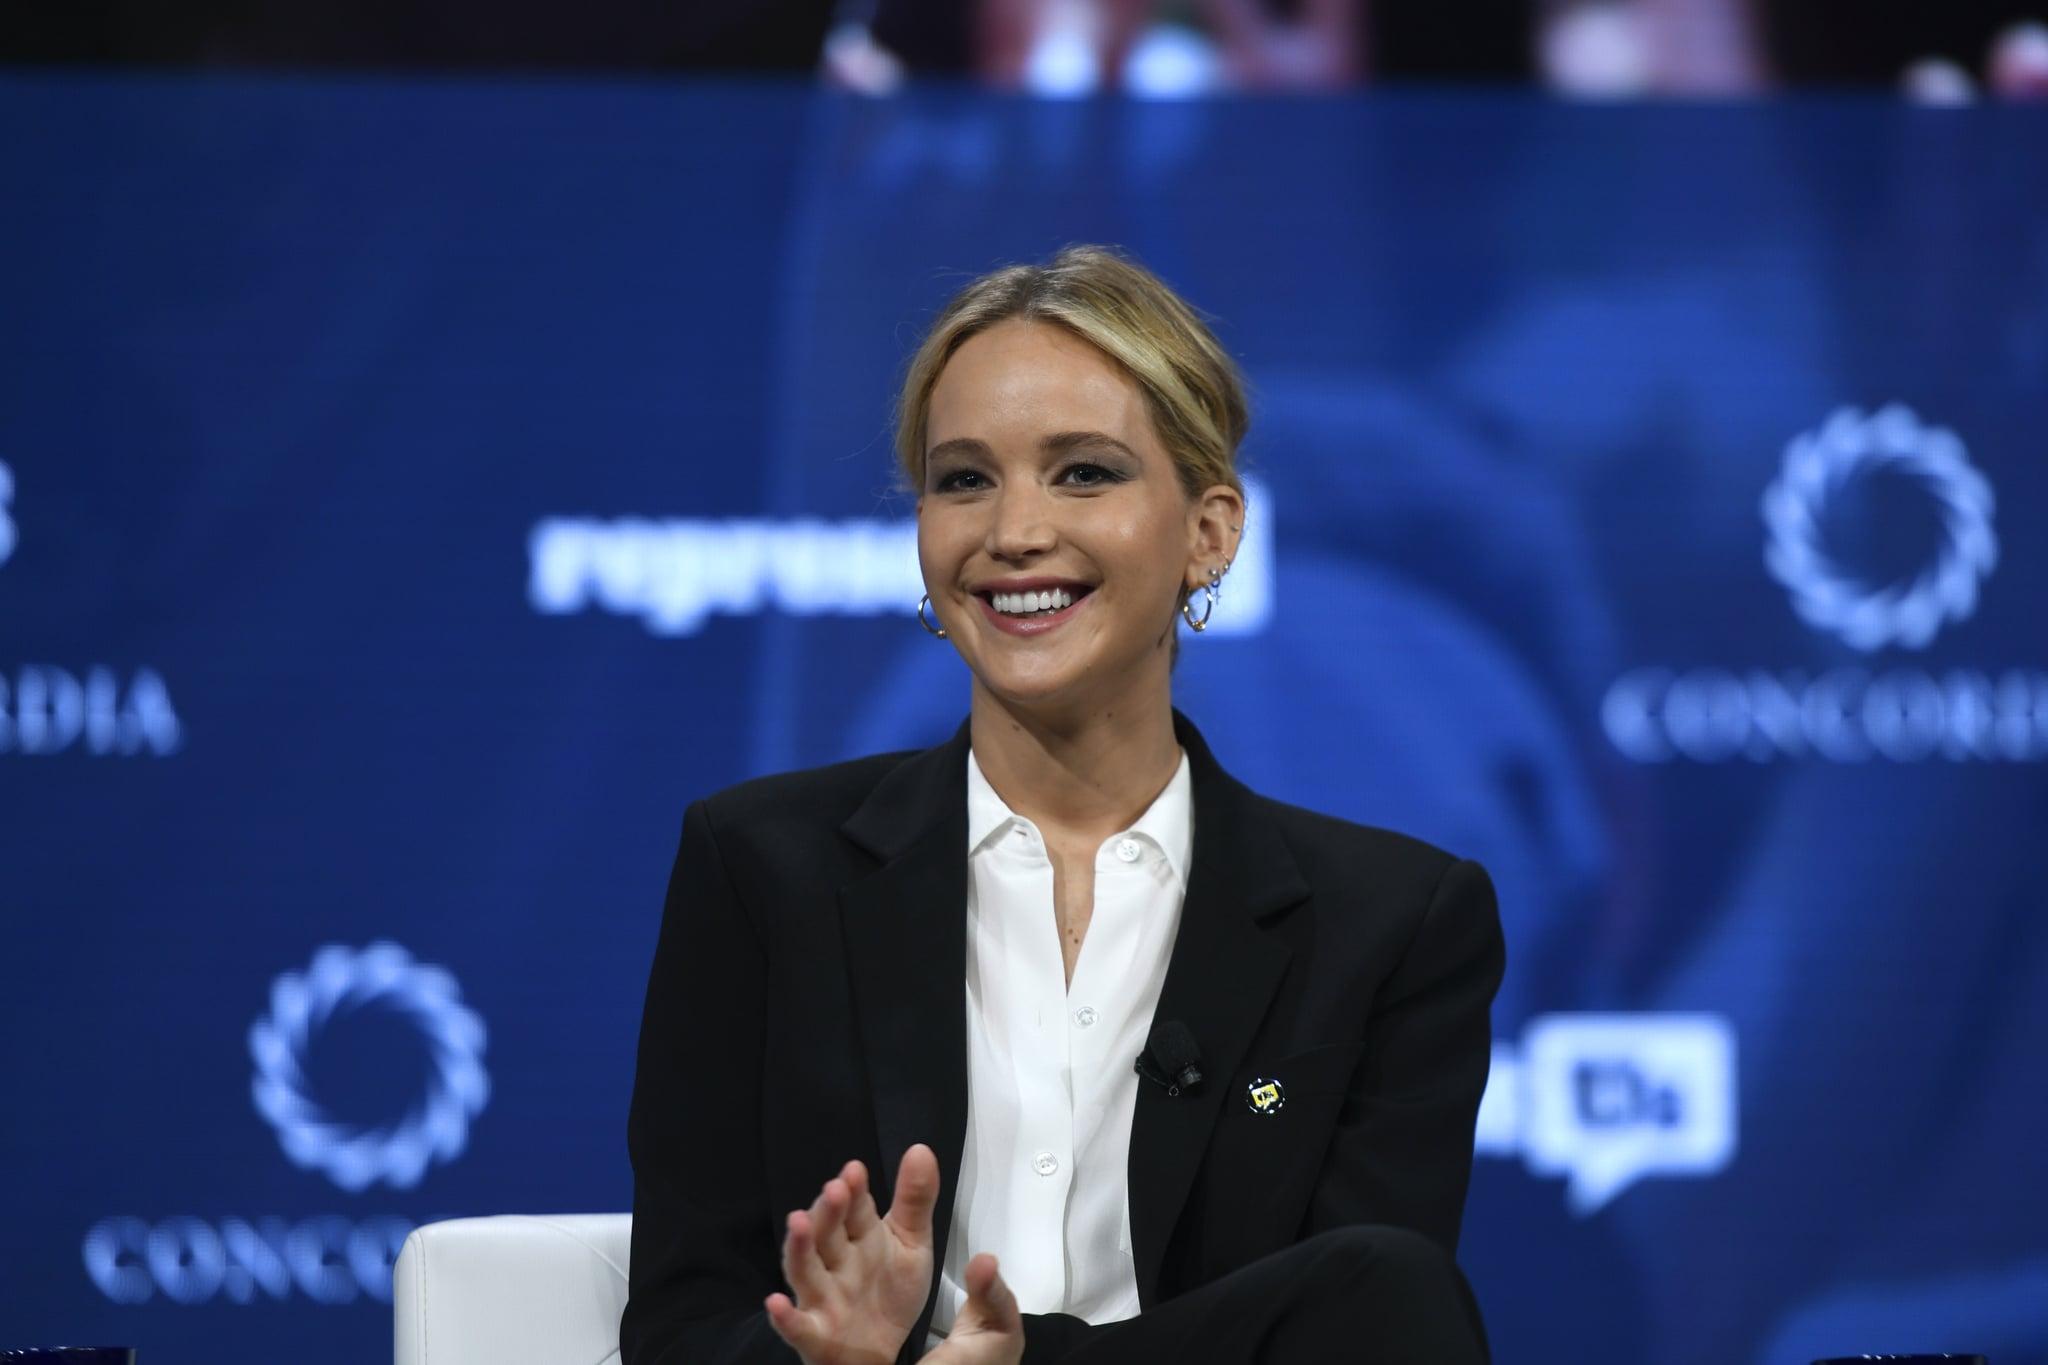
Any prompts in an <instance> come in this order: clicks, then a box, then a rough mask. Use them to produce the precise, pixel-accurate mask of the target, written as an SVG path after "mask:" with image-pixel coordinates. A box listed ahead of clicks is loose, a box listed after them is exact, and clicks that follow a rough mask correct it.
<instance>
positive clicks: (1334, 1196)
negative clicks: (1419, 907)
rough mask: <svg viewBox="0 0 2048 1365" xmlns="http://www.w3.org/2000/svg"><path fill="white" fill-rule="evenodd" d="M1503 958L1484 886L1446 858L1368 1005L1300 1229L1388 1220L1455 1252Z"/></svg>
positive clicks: (1495, 913) (1471, 869) (1473, 869)
mask: <svg viewBox="0 0 2048 1365" xmlns="http://www.w3.org/2000/svg"><path fill="white" fill-rule="evenodd" d="M1506 960H1507V958H1506V947H1505V944H1504V943H1503V941H1502V938H1501V929H1500V909H1499V906H1498V904H1497V903H1496V901H1495V898H1494V891H1493V883H1492V881H1491V880H1490V879H1489V878H1488V877H1487V875H1486V873H1485V871H1484V870H1483V869H1482V868H1480V866H1479V865H1478V864H1477V863H1472V862H1464V861H1460V862H1456V863H1453V864H1452V865H1451V866H1450V868H1449V869H1448V870H1447V871H1446V872H1445V873H1444V875H1443V877H1442V879H1441V880H1439V881H1438V883H1437V886H1436V889H1435V891H1434V893H1433V894H1432V896H1431V898H1430V902H1429V906H1428V909H1427V910H1426V911H1425V912H1424V913H1423V915H1422V919H1421V922H1420V924H1419V925H1418V926H1417V928H1416V930H1415V933H1414V936H1413V937H1412V938H1411V940H1410V941H1409V944H1408V948H1407V951H1406V952H1405V953H1404V954H1403V955H1402V957H1401V959H1400V961H1399V962H1398V963H1397V964H1396V965H1395V967H1394V970H1393V971H1392V973H1391V974H1390V975H1389V976H1388V978H1387V980H1386V981H1385V982H1384V984H1383V985H1382V986H1381V988H1380V991H1379V993H1378V996H1377V998H1376V1000H1375V1002H1374V1006H1373V1010H1372V1014H1371V1016H1370V1018H1369V1019H1368V1020H1367V1023H1366V1030H1365V1038H1364V1047H1363V1050H1362V1051H1361V1053H1360V1056H1359V1061H1358V1065H1357V1068H1356V1069H1355V1070H1354V1072H1353V1073H1352V1080H1351V1086H1350V1089H1349V1092H1348V1093H1347V1094H1346V1096H1345V1099H1344V1106H1343V1109H1342V1110H1341V1111H1340V1113H1339V1115H1338V1120H1337V1131H1336V1134H1335V1136H1334V1138H1333V1139H1332V1141H1331V1145H1330V1150H1329V1153H1328V1155H1327V1156H1326V1157H1325V1159H1324V1162H1323V1168H1322V1171H1321V1174H1320V1176H1319V1177H1318V1179H1317V1183H1316V1188H1315V1192H1314V1194H1313V1195H1312V1196H1311V1198H1310V1203H1309V1212H1308V1221H1307V1225H1306V1227H1305V1229H1304V1234H1305V1235H1313V1234H1315V1233H1318V1232H1324V1231H1327V1230H1329V1229H1331V1228H1337V1227H1344V1226H1349V1225H1353V1224H1359V1223H1391V1224H1394V1225H1395V1226H1398V1227H1406V1228H1411V1229H1413V1230H1414V1231H1416V1232H1420V1233H1422V1234H1423V1235H1424V1236H1426V1237H1429V1238H1430V1239H1431V1240H1433V1241H1435V1242H1436V1243H1438V1244H1439V1245H1441V1246H1442V1247H1443V1248H1444V1250H1445V1251H1447V1252H1450V1253H1452V1254H1456V1252H1457V1249H1458V1225H1459V1223H1460V1222H1461V1221H1462V1219H1463V1217H1464V1212H1465V1189H1466V1186H1467V1184H1468V1183H1469V1182H1470V1180H1471V1175H1472V1133H1473V1125H1474V1123H1475V1121H1476V1120H1477V1118H1478V1114H1479V1098H1480V1095H1481V1094H1482V1093H1483V1092H1484V1091H1485V1089H1486V1072H1487V1066H1488V1063H1489V1061H1490V1058H1491V1053H1492V1025H1491V1021H1490V1019H1489V1010H1490V1009H1491V1007H1492V1004H1493V996H1494V992H1495V991H1496V990H1497V989H1499V987H1500V979H1501V972H1502V970H1503V969H1504V967H1505V965H1506Z"/></svg>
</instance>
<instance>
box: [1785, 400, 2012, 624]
mask: <svg viewBox="0 0 2048 1365" xmlns="http://www.w3.org/2000/svg"><path fill="white" fill-rule="evenodd" d="M1880 471H1889V472H1892V473H1896V474H1902V475H1905V476H1907V477H1909V478H1911V479H1912V480H1913V481H1914V482H1915V483H1916V484H1918V485H1919V487H1921V488H1922V489H1924V490H1925V491H1926V495H1927V496H1928V497H1929V498H1931V499H1933V502H1934V508H1933V510H1934V511H1935V512H1936V514H1937V515H1938V517H1939V519H1940V522H1941V527H1942V543H1941V546H1940V549H1939V550H1938V551H1937V553H1936V554H1935V555H1934V557H1933V561H1932V562H1931V563H1928V564H1926V565H1924V566H1923V567H1922V568H1921V569H1920V571H1919V572H1918V573H1917V574H1915V575H1913V576H1911V577H1910V578H1906V579H1904V580H1902V581H1897V582H1892V583H1885V584H1876V585H1873V584H1872V583H1870V582H1868V581H1866V580H1865V579H1864V578H1862V577H1860V576H1859V575H1857V574H1855V573H1852V572H1850V571H1849V570H1848V569H1846V568H1844V567H1843V566H1842V565H1841V564H1840V563H1839V562H1838V561H1837V560H1836V559H1835V558H1833V557H1832V556H1831V555H1830V554H1829V552H1828V549H1827V527H1828V521H1829V516H1830V511H1831V509H1832V508H1833V507H1834V506H1835V505H1836V504H1837V503H1838V500H1839V497H1840V495H1841V493H1842V491H1843V489H1845V488H1846V487H1847V486H1848V485H1849V484H1850V483H1851V482H1852V481H1854V480H1856V479H1859V478H1863V477H1866V476H1868V475H1870V474H1873V473H1877V472H1880ZM1992 507H1993V499H1992V495H1991V485H1990V484H1989V483H1988V482H1986V481H1985V478H1984V476H1983V475H1982V474H1980V473H1978V472H1977V470H1976V469H1975V468H1973V467H1972V466H1971V464H1970V460H1969V455H1968V454H1967V452H1965V451H1964V449H1963V443H1962V441H1961V440H1960V439H1958V438H1957V436H1956V434H1955V433H1954V432H1952V431H1948V430H1946V429H1944V428H1941V427H1936V426H1929V425H1927V424H1926V423H1923V422H1922V421H1921V420H1920V419H1919V417H1917V416H1916V415H1914V413H1913V411H1912V409H1910V408H1907V407H1904V406H1901V405H1899V404H1893V405H1891V406H1889V407H1886V408H1884V409H1882V410H1881V411H1879V412H1877V413H1874V414H1872V415H1870V416H1865V415H1864V414H1863V413H1862V411H1860V410H1859V409H1856V408H1841V409H1838V410H1837V411H1836V412H1835V413H1834V414H1833V415H1832V416H1830V417H1829V418H1828V419H1827V421H1826V422H1824V423H1822V424H1821V426H1820V427H1819V428H1818V429H1817V430H1814V431H1809V432H1805V433H1803V434H1802V435H1800V436H1799V437H1797V438H1796V439H1794V440H1793V442H1792V444H1791V445H1789V446H1787V447H1786V448H1785V462H1784V466H1783V468H1782V469H1780V471H1779V473H1778V477H1777V480H1776V481H1775V482H1773V483H1772V484H1771V486H1770V487H1769V488H1766V489H1765V490H1764V498H1763V514H1764V525H1765V526H1766V527H1767V528H1769V531H1770V541H1769V544H1768V545H1767V546H1766V548H1765V551H1764V563H1765V565H1766V567H1768V568H1769V570H1770V572H1771V577H1773V578H1775V579H1777V580H1778V581H1779V582H1780V583H1782V584H1784V585H1785V587H1786V588H1787V589H1788V590H1789V591H1790V592H1791V594H1792V607H1793V610H1795V611H1797V612H1798V613H1799V616H1800V619H1801V620H1803V621H1805V622H1806V623H1807V624H1808V625H1811V626H1814V627H1817V628H1819V629H1821V630H1826V631H1832V632H1833V633H1834V634H1836V635H1838V636H1840V637H1841V638H1842V640H1843V641H1845V642H1846V643H1847V644H1849V645H1851V646H1852V647H1854V648H1856V649H1861V650H1875V649H1881V648H1883V647H1884V646H1886V645H1890V644H1898V645H1903V646H1905V647H1906V648H1908V649H1921V648H1924V647H1925V646H1926V645H1927V644H1928V643H1930V642H1931V641H1932V640H1933V639H1934V637H1935V635H1936V634H1937V633H1938V632H1939V631H1940V630H1941V628H1942V626H1943V625H1945V624H1947V623H1948V622H1951V621H1963V620H1967V619H1968V618H1969V615H1970V613H1971V612H1972V611H1974V610H1976V607H1977V588H1978V585H1979V584H1980V583H1982V582H1983V580H1984V579H1985V578H1986V577H1987V576H1988V575H1989V574H1990V573H1991V570H1992V568H1993V567H1994V566H1995V565H1996V564H1997V563H1998V537H1997V536H1996V535H1994V534H1993V533H1992V530H1991V512H1992Z"/></svg>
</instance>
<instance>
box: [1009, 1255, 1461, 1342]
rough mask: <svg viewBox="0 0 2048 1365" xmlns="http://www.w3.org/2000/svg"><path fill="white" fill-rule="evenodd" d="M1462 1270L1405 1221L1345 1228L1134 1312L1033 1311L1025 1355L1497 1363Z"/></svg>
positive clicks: (1026, 1330)
mask: <svg viewBox="0 0 2048 1365" xmlns="http://www.w3.org/2000/svg"><path fill="white" fill-rule="evenodd" d="M1488 1359H1489V1357H1488V1355H1487V1348H1486V1330H1485V1328H1484V1327H1483V1326H1482V1325H1481V1323H1480V1320H1479V1305H1478V1304H1477V1303H1476V1302H1474V1300H1473V1298H1472V1290H1471V1287H1470V1286H1469V1285H1467V1284H1466V1283H1465V1276H1464V1274H1463V1272H1461V1271H1460V1270H1459V1269H1458V1266H1457V1263H1456V1262H1455V1261H1453V1260H1452V1259H1451V1257H1450V1256H1449V1255H1447V1254H1446V1253H1445V1252H1444V1250H1443V1248H1441V1247H1439V1246H1438V1245H1437V1244H1436V1243H1434V1242H1432V1241H1430V1240H1429V1239H1428V1238H1426V1237H1424V1236H1422V1235H1421V1234H1419V1233H1414V1232H1410V1231H1408V1230H1407V1229H1406V1228H1392V1227H1350V1228H1339V1229H1337V1230H1335V1231H1332V1232H1325V1233H1322V1234H1320V1235H1318V1236H1315V1237H1311V1238H1309V1239H1308V1240H1307V1241H1305V1242H1302V1243H1299V1244H1298V1245H1295V1246H1291V1247H1288V1248H1287V1249H1286V1250H1285V1251H1279V1252H1275V1253H1274V1254H1273V1255H1271V1256H1267V1257H1265V1258H1263V1259H1261V1260H1258V1261H1254V1262H1253V1263H1252V1264H1250V1265H1248V1266H1245V1267H1244V1268H1243V1269H1241V1270H1236V1271H1233V1272H1231V1273H1230V1274H1228V1275H1226V1276H1224V1277H1223V1278H1222V1279H1220V1280H1216V1281H1214V1282H1212V1283H1210V1284H1206V1285H1203V1286H1202V1287H1201V1288H1199V1289H1195V1290H1191V1291H1190V1292H1188V1293H1186V1294H1182V1295H1181V1296H1179V1297H1178V1298H1174V1299H1169V1300H1167V1301H1166V1302H1164V1303H1161V1304H1156V1305H1154V1306H1153V1307H1152V1308H1150V1309H1148V1310H1147V1311H1146V1312H1144V1313H1141V1314H1140V1315H1138V1316H1137V1317H1135V1318H1130V1319H1127V1320H1125V1321H1123V1322H1108V1323H1103V1324H1101V1325H1100V1326H1095V1325H1092V1324H1089V1323H1086V1322H1083V1321H1081V1320H1080V1319H1079V1318H1073V1317H1066V1316H1064V1315H1058V1314H1055V1315H1050V1316H1047V1317H1043V1318H1033V1319H1031V1320H1030V1323H1029V1324H1028V1326H1027V1327H1026V1329H1025V1335H1024V1365H1054V1363H1055V1362H1057V1363H1058V1365H1151V1363H1152V1362H1158V1365H1321V1363H1322V1362H1325V1361H1328V1362H1332V1365H1337V1363H1338V1362H1342V1365H1487V1362H1488Z"/></svg>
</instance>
